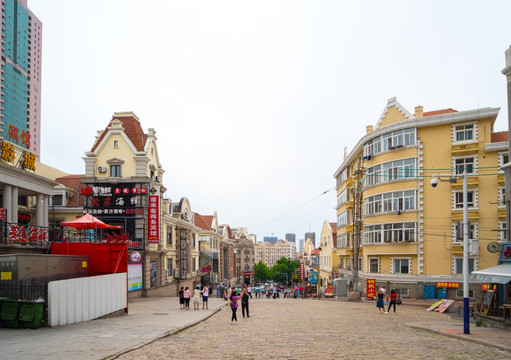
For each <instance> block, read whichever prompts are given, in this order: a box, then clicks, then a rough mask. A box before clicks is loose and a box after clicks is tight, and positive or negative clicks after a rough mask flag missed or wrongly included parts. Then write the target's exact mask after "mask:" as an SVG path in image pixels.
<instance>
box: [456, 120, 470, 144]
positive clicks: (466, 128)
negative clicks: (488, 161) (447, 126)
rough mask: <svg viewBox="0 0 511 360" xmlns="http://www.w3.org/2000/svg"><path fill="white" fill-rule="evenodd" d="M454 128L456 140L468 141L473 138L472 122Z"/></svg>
mask: <svg viewBox="0 0 511 360" xmlns="http://www.w3.org/2000/svg"><path fill="white" fill-rule="evenodd" d="M454 129H455V130H454V131H455V133H456V141H469V140H473V139H474V124H470V125H458V126H456V127H455V128H454Z"/></svg>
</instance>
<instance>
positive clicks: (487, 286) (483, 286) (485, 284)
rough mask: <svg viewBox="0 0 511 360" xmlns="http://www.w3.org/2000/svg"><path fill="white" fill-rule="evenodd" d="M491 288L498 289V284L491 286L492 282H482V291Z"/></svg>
mask: <svg viewBox="0 0 511 360" xmlns="http://www.w3.org/2000/svg"><path fill="white" fill-rule="evenodd" d="M490 289H492V290H497V285H495V284H494V285H493V286H490V284H488V283H482V284H481V290H482V291H488V290H490Z"/></svg>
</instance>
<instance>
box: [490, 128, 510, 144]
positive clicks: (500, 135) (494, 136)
mask: <svg viewBox="0 0 511 360" xmlns="http://www.w3.org/2000/svg"><path fill="white" fill-rule="evenodd" d="M507 139H508V132H507V131H499V132H494V133H491V142H492V143H495V142H503V141H507Z"/></svg>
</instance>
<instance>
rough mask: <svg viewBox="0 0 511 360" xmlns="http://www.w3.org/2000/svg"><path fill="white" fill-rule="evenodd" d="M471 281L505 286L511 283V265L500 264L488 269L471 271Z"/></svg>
mask: <svg viewBox="0 0 511 360" xmlns="http://www.w3.org/2000/svg"><path fill="white" fill-rule="evenodd" d="M471 275H472V277H471V278H470V280H471V281H477V282H483V283H489V284H507V283H508V282H510V281H511V264H502V265H498V266H494V267H491V268H488V269H483V270H478V271H472V274H471Z"/></svg>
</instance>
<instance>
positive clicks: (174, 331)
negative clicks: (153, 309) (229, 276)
mask: <svg viewBox="0 0 511 360" xmlns="http://www.w3.org/2000/svg"><path fill="white" fill-rule="evenodd" d="M227 305H228V304H223V305H221V306H220V307H219V308H217V309H215V310H214V311H213V312H212V313H211V314H209V315H208V316H206V317H205V318H203V319H200V320H198V321H196V322H194V323H191V324H188V325H185V326H182V327H180V328H177V329H173V330H170V331H167V332H166V333H164V334H163V335H160V336H158V337H156V338H155V339H153V340H150V341H146V342H145V343H142V344H138V345H136V346H134V347H132V348H129V349H124V350H121V351H119V352H117V353H115V354H112V355H109V356H107V357H105V358H103V359H101V360H113V359H118V358H119V356H121V355H124V354H127V353H129V352H132V351H134V350H138V349H140V348H142V347H144V346H146V345H149V344H152V343H153V342H155V341H158V340H161V339H163V338H166V337H168V336H172V335H174V334H177V333H179V332H181V331H184V330H186V329H188V328H191V327H193V326H195V325H197V324H199V323H201V322H203V321H205V320H207V319H209V318H210V317H212V316H213V315H215V314H216V313H217V312H219V311H221V310H222V309H223V308H224V307H226V306H227Z"/></svg>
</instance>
